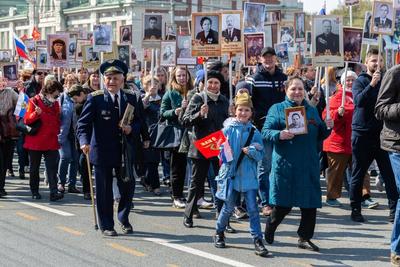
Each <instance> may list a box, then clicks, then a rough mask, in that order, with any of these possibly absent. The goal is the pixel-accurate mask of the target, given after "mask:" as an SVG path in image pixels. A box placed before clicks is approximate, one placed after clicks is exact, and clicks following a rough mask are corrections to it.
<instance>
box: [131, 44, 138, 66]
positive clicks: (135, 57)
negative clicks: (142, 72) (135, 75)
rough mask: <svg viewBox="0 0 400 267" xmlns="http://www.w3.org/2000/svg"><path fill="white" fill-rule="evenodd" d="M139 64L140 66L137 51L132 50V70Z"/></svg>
mask: <svg viewBox="0 0 400 267" xmlns="http://www.w3.org/2000/svg"><path fill="white" fill-rule="evenodd" d="M137 64H138V59H137V53H136V49H134V48H131V66H130V68H131V69H132V70H134V69H135V67H136V65H137Z"/></svg>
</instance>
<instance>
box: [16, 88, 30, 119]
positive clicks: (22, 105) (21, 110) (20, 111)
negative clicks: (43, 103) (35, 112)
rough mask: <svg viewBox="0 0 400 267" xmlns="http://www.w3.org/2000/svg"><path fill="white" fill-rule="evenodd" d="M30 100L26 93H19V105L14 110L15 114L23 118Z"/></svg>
mask: <svg viewBox="0 0 400 267" xmlns="http://www.w3.org/2000/svg"><path fill="white" fill-rule="evenodd" d="M28 101H29V97H28V96H27V95H26V94H25V93H23V92H20V93H19V95H18V101H17V105H16V107H15V111H14V115H15V116H18V117H20V118H23V117H24V116H25V113H26V109H27V107H28Z"/></svg>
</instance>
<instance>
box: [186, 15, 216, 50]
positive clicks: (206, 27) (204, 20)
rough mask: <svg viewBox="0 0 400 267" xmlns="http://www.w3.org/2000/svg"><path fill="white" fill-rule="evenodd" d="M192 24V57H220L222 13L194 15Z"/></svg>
mask: <svg viewBox="0 0 400 267" xmlns="http://www.w3.org/2000/svg"><path fill="white" fill-rule="evenodd" d="M192 24H193V25H192V56H205V57H218V56H220V55H221V43H220V41H219V40H220V38H219V36H220V31H221V24H220V13H192Z"/></svg>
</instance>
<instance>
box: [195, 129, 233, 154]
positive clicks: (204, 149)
mask: <svg viewBox="0 0 400 267" xmlns="http://www.w3.org/2000/svg"><path fill="white" fill-rule="evenodd" d="M225 140H226V137H225V136H224V133H223V132H222V131H221V130H219V131H216V132H214V133H212V134H210V135H207V136H206V137H204V138H202V139H199V140H197V141H196V142H194V145H195V146H196V148H197V149H198V150H199V151H200V153H201V154H202V155H203V156H204V157H205V158H206V159H209V158H212V157H217V156H218V155H219V151H220V149H219V147H220V145H221V144H222V143H223V142H225Z"/></svg>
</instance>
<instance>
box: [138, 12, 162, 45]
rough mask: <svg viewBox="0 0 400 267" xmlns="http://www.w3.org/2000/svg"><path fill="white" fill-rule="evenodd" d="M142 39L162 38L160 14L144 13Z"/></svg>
mask: <svg viewBox="0 0 400 267" xmlns="http://www.w3.org/2000/svg"><path fill="white" fill-rule="evenodd" d="M143 23H144V34H143V40H161V38H162V25H163V21H162V15H161V14H144V20H143Z"/></svg>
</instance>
